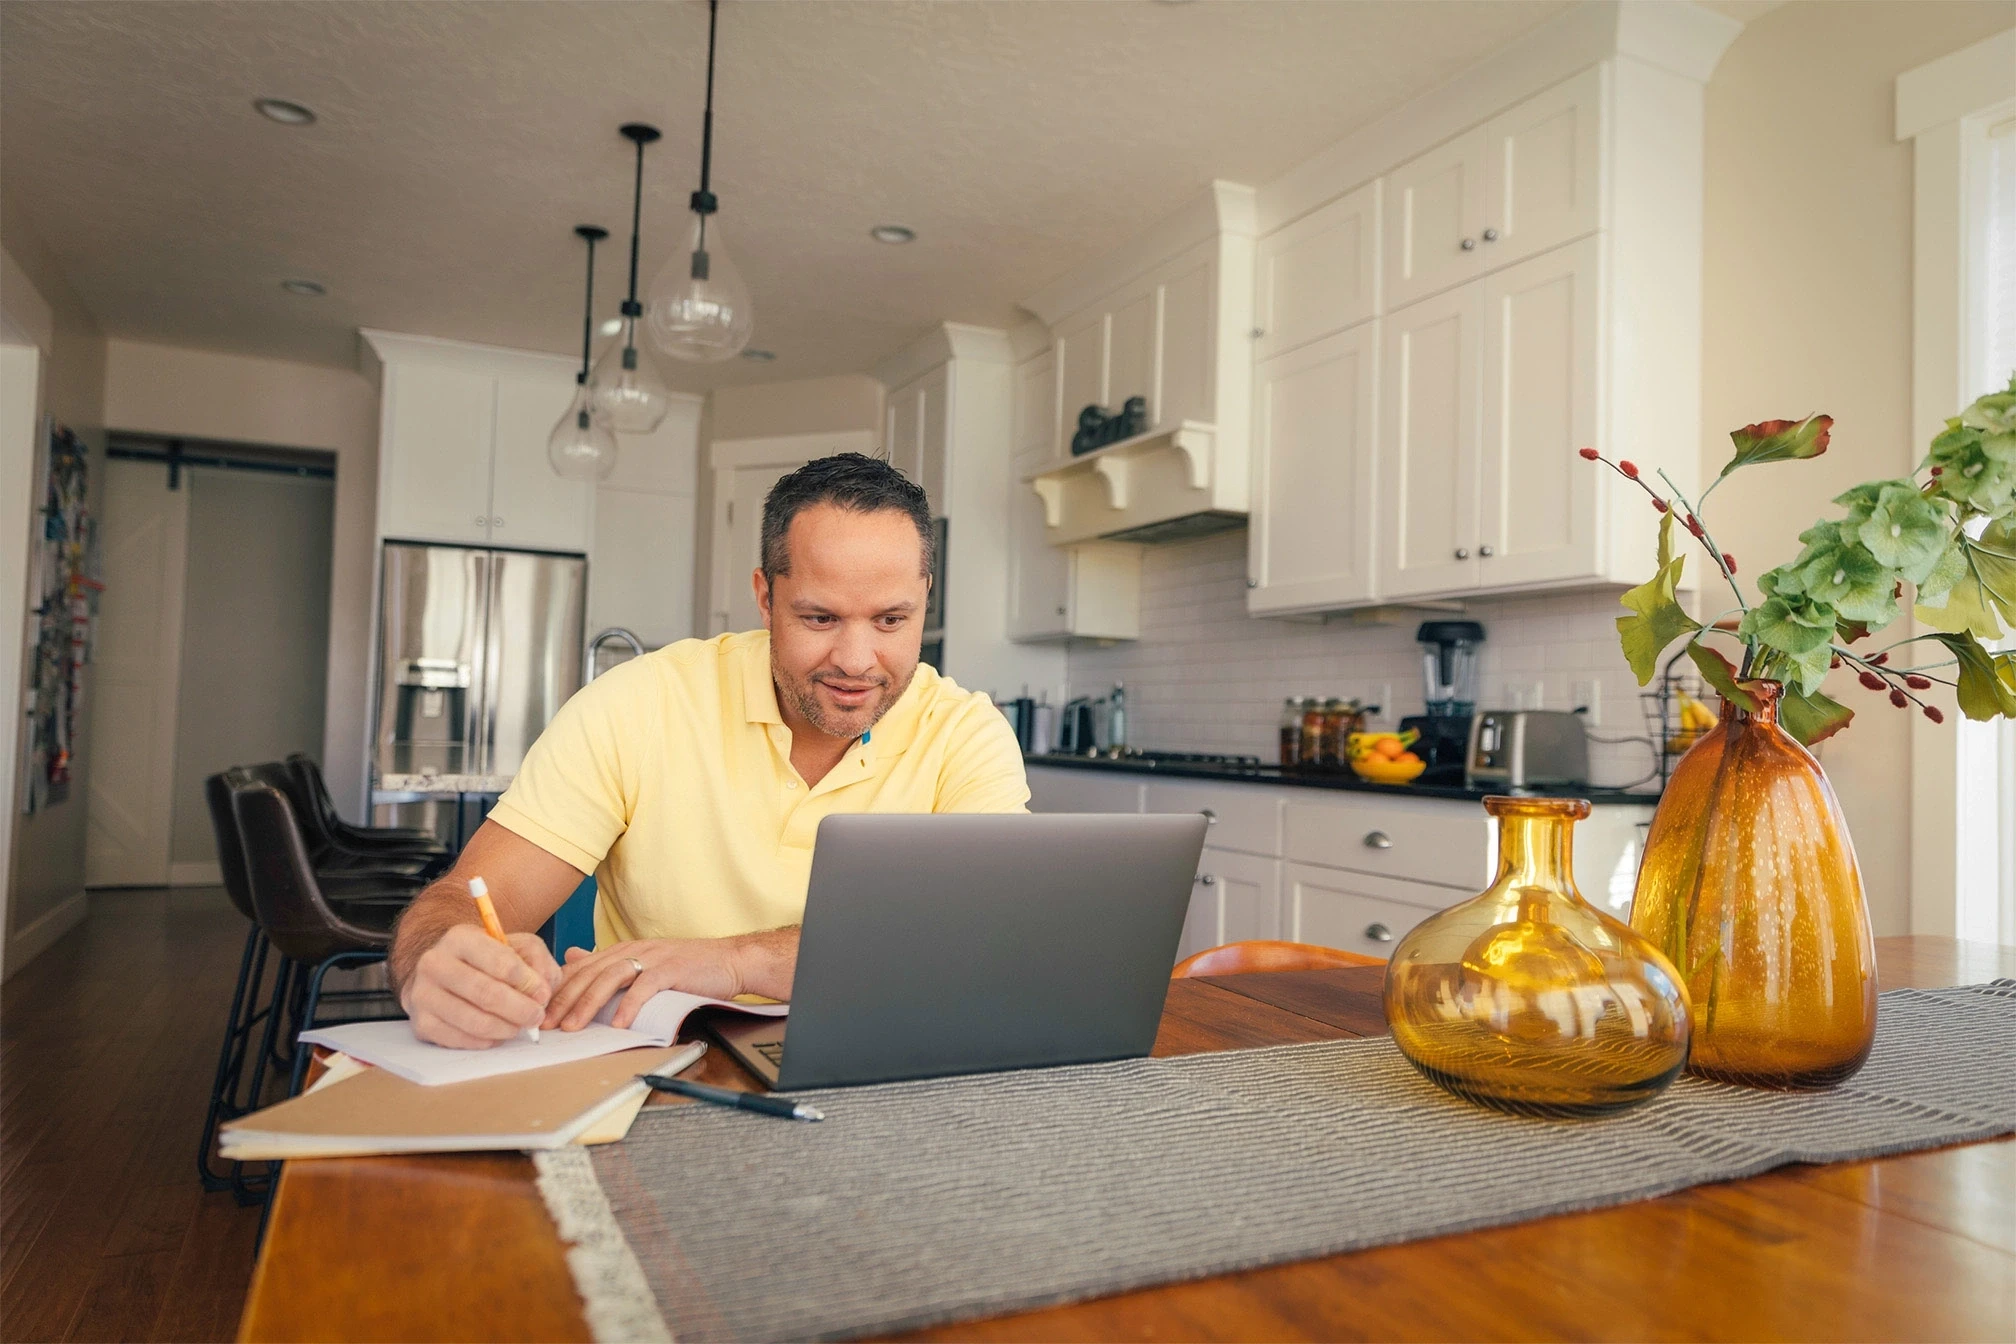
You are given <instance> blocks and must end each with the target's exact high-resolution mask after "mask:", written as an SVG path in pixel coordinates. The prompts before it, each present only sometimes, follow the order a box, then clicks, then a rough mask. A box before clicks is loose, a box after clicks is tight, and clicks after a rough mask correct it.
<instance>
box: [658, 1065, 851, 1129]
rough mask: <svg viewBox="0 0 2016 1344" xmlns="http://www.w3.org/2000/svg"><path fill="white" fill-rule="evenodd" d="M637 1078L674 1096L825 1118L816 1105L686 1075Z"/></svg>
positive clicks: (776, 1113)
mask: <svg viewBox="0 0 2016 1344" xmlns="http://www.w3.org/2000/svg"><path fill="white" fill-rule="evenodd" d="M637 1077H638V1079H639V1080H640V1081H641V1082H643V1083H644V1084H645V1085H646V1086H647V1087H649V1088H651V1089H652V1090H653V1091H654V1092H670V1093H672V1094H673V1095H674V1096H680V1097H691V1098H693V1100H695V1101H704V1102H707V1103H709V1104H710V1105H714V1106H733V1107H735V1108H737V1109H738V1110H744V1111H755V1112H756V1113H757V1114H759V1115H774V1116H778V1117H780V1118H782V1119H785V1120H824V1119H825V1118H826V1112H824V1111H822V1110H820V1109H819V1108H818V1107H816V1106H807V1105H806V1104H805V1103H803V1102H800V1101H787V1100H786V1099H785V1098H783V1097H766V1096H763V1095H762V1094H760V1093H757V1092H737V1091H735V1090H734V1089H733V1088H727V1087H710V1086H708V1085H707V1084H706V1083H689V1082H687V1081H686V1080H685V1079H684V1078H661V1077H659V1076H658V1075H657V1074H655V1073H640V1074H638V1075H637Z"/></svg>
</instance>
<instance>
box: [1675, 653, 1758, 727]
mask: <svg viewBox="0 0 2016 1344" xmlns="http://www.w3.org/2000/svg"><path fill="white" fill-rule="evenodd" d="M1687 656H1688V657H1689V658H1692V659H1693V660H1694V666H1696V667H1698V668H1700V669H1701V680H1703V681H1705V682H1707V683H1708V684H1709V685H1710V686H1712V687H1714V688H1715V692H1716V694H1718V695H1720V696H1721V697H1722V698H1723V699H1724V700H1727V701H1728V702H1729V703H1730V704H1732V705H1735V706H1736V707H1737V708H1739V709H1745V710H1749V711H1751V712H1753V713H1754V712H1755V711H1756V709H1757V697H1756V696H1754V695H1752V694H1750V692H1749V691H1747V690H1745V689H1744V688H1743V683H1742V682H1740V681H1738V680H1737V679H1736V669H1735V667H1734V666H1732V665H1731V664H1730V662H1729V660H1728V659H1727V658H1724V657H1723V656H1722V654H1721V653H1720V651H1718V650H1716V649H1711V648H1709V647H1708V646H1707V645H1706V644H1703V643H1702V642H1701V641H1700V640H1698V639H1697V640H1695V641H1694V642H1693V643H1692V644H1689V645H1688V646H1687Z"/></svg>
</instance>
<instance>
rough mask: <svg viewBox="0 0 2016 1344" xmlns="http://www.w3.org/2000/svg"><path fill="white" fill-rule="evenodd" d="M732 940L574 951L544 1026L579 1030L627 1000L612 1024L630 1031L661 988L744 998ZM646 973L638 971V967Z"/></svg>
mask: <svg viewBox="0 0 2016 1344" xmlns="http://www.w3.org/2000/svg"><path fill="white" fill-rule="evenodd" d="M734 942H735V940H734V939H730V938H650V939H642V940H639V941H637V942H633V943H616V944H614V945H612V946H609V947H605V948H601V949H599V950H598V951H595V952H589V951H587V950H585V949H583V948H578V947H575V948H569V949H568V951H567V965H566V968H565V970H564V972H563V975H564V978H563V979H562V980H561V982H560V988H558V989H557V990H555V991H553V998H552V999H551V1000H550V1001H549V1002H548V1003H547V1005H546V1020H545V1022H544V1024H543V1025H545V1026H547V1027H558V1028H560V1029H561V1030H562V1031H579V1030H580V1029H581V1028H583V1027H585V1026H587V1025H588V1024H589V1023H590V1022H592V1021H594V1020H595V1014H597V1013H599V1012H601V1011H602V1005H604V1004H606V1003H608V1002H609V1000H611V999H613V998H615V997H616V996H617V995H618V994H621V995H622V996H623V999H622V1002H620V1003H618V1004H617V1005H616V1015H615V1017H614V1018H613V1019H611V1021H612V1025H614V1026H618V1027H627V1026H629V1025H630V1024H631V1023H632V1022H635V1021H636V1020H637V1013H638V1011H639V1010H640V1009H642V1008H643V1007H644V1005H645V1004H646V1003H647V1002H649V1001H650V998H651V996H652V995H653V994H656V993H657V992H658V991H659V990H661V989H676V990H679V991H680V992H681V993H685V994H699V995H702V996H704V997H706V998H710V999H732V998H734V997H735V996H736V995H737V994H740V993H743V992H744V991H743V988H742V979H741V976H740V974H739V973H738V971H737V968H736V964H735V963H736V959H735V956H734V947H733V944H734ZM640 964H641V965H642V966H643V968H644V969H643V970H641V971H640V970H638V969H637V966H638V965H640Z"/></svg>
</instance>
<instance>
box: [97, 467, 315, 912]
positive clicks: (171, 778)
mask: <svg viewBox="0 0 2016 1344" xmlns="http://www.w3.org/2000/svg"><path fill="white" fill-rule="evenodd" d="M106 456H107V459H108V460H107V462H106V464H105V472H104V477H103V479H104V493H103V496H102V499H103V505H102V509H101V513H100V516H101V519H102V521H101V524H100V527H101V536H102V537H103V538H104V574H105V585H106V587H105V593H104V596H103V599H102V600H101V604H100V609H99V632H98V648H97V650H96V657H95V661H96V662H97V664H98V670H97V676H96V692H97V704H96V705H95V706H94V707H93V710H92V714H91V728H90V732H91V741H90V750H91V766H90V770H89V780H90V790H89V805H88V815H87V832H86V841H85V864H84V866H85V885H87V886H91V887H123V886H169V885H172V886H207V885H212V884H215V883H216V882H217V881H218V880H219V874H218V868H217V850H216V842H215V838H214V836H213V834H212V831H211V828H210V816H209V811H208V808H207V806H206V804H205V802H204V798H203V780H204V778H205V777H206V776H208V775H211V774H215V773H216V772H217V771H219V770H222V769H225V768H226V767H228V766H232V765H249V764H255V763H258V762H261V761H274V760H280V759H283V758H285V757H286V756H287V755H289V754H290V753H293V752H297V751H298V752H306V753H308V754H310V755H313V756H318V757H319V756H320V754H321V750H322V727H323V708H324V691H325V684H326V680H327V675H328V647H329V645H328V641H329V578H330V556H331V533H332V527H333V521H334V512H335V475H336V473H335V459H334V457H333V455H331V454H328V453H305V452H295V451H291V450H285V449H270V448H260V447H255V446H248V445H239V444H233V445H217V444H198V443H192V442H189V441H187V440H172V441H163V440H154V439H146V438H139V437H136V436H127V435H119V434H115V435H113V436H112V441H111V446H110V448H109V449H108V451H107V454H106Z"/></svg>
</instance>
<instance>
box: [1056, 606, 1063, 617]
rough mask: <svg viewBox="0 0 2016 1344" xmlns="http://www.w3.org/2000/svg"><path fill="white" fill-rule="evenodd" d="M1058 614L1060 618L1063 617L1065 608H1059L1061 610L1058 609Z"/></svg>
mask: <svg viewBox="0 0 2016 1344" xmlns="http://www.w3.org/2000/svg"><path fill="white" fill-rule="evenodd" d="M1057 614H1058V615H1059V616H1062V615H1063V614H1064V608H1062V607H1059V608H1057Z"/></svg>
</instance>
